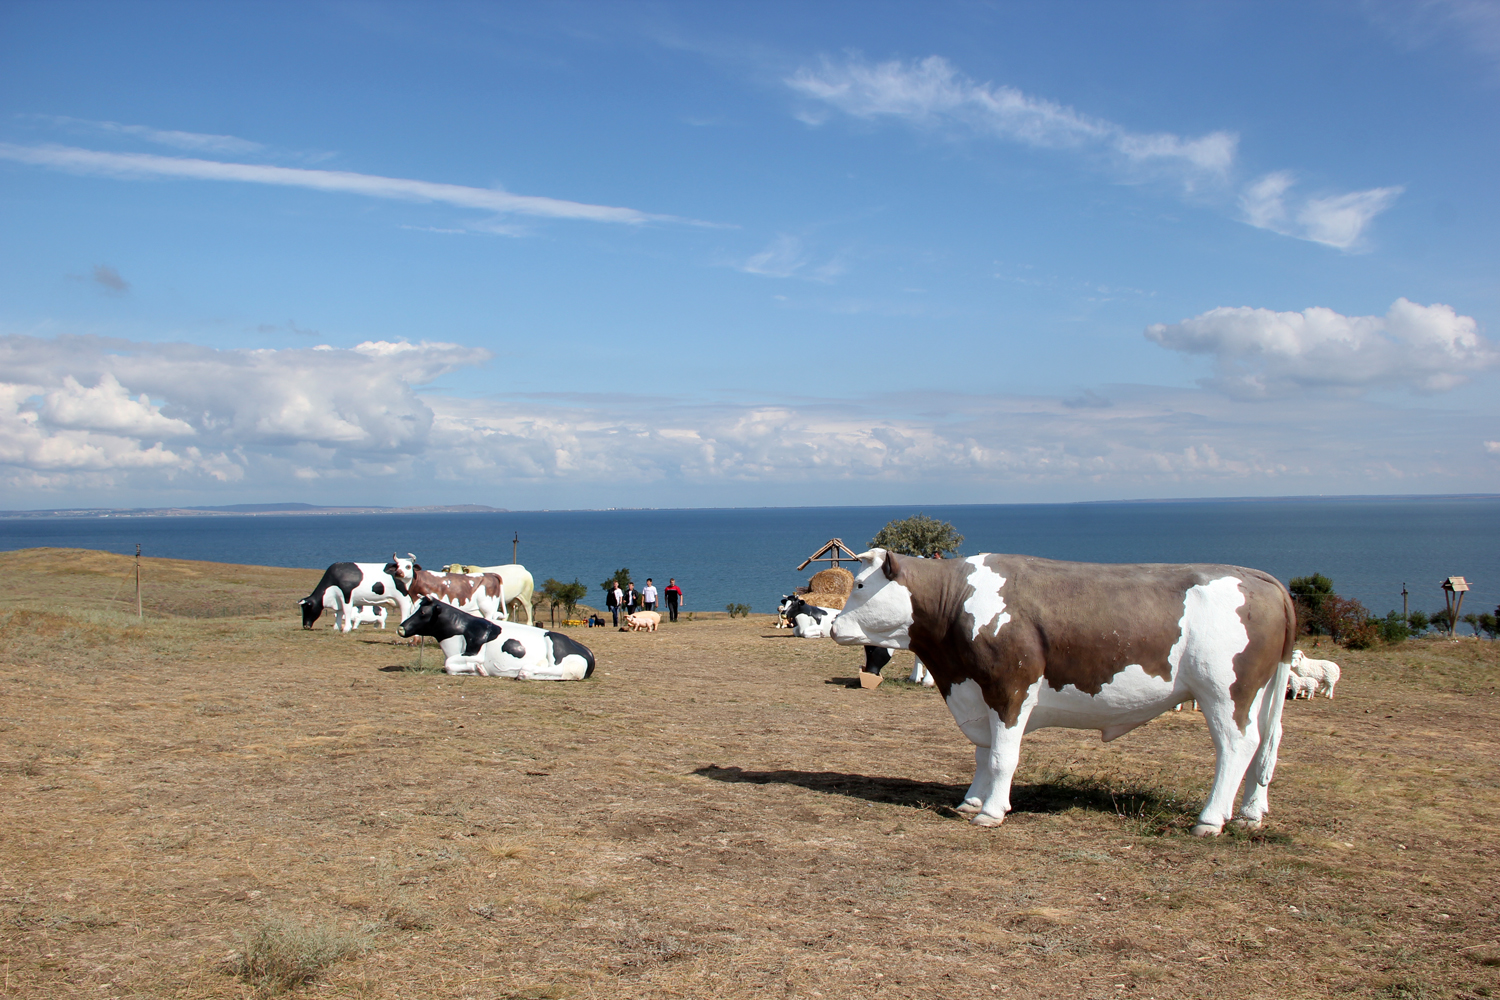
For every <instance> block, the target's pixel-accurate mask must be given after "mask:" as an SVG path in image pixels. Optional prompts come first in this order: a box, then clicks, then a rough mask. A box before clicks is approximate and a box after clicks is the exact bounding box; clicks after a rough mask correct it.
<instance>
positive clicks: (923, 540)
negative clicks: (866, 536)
mask: <svg viewBox="0 0 1500 1000" xmlns="http://www.w3.org/2000/svg"><path fill="white" fill-rule="evenodd" d="M963 542H964V536H963V535H960V534H959V533H958V532H957V531H956V530H955V529H954V527H953V525H951V524H949V523H948V522H947V521H939V520H937V519H936V518H932V517H928V516H927V515H926V514H918V515H916V516H915V517H908V518H906V519H905V520H895V521H891V522H889V523H888V524H886V526H885V527H884V528H881V529H880V531H879V533H878V534H876V535H875V537H874V538H872V539H870V548H872V549H886V550H887V551H890V552H894V553H896V554H897V555H901V556H921V557H923V558H924V559H930V558H932V557H933V556H936V555H945V554H948V553H955V554H956V553H957V552H958V547H959V546H960V545H962V544H963Z"/></svg>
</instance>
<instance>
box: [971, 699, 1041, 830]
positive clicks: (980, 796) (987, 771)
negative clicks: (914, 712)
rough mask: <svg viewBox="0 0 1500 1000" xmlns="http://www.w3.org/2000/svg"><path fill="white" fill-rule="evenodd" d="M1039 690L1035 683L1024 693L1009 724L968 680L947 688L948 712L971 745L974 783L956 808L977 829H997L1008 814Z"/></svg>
mask: <svg viewBox="0 0 1500 1000" xmlns="http://www.w3.org/2000/svg"><path fill="white" fill-rule="evenodd" d="M1040 687H1041V681H1037V682H1036V683H1035V684H1033V685H1032V686H1031V688H1030V689H1029V690H1028V691H1027V692H1026V697H1025V699H1024V700H1023V701H1022V702H1021V705H1020V708H1019V711H1018V712H1017V713H1016V719H1015V721H1014V722H1013V723H1011V724H1010V725H1006V724H1005V723H1004V722H1003V721H1002V720H1001V718H1000V713H999V712H997V711H995V710H994V709H993V708H991V707H990V706H989V704H988V703H986V702H985V700H984V695H983V692H982V691H981V690H980V687H979V685H978V684H977V683H976V682H975V681H972V680H967V681H964V682H963V683H962V684H955V685H954V686H953V687H952V688H951V689H949V692H948V709H949V711H951V712H952V713H953V718H954V721H956V722H957V723H958V727H959V729H961V730H963V733H964V735H965V736H967V737H968V738H969V740H970V742H972V743H973V744H974V781H973V782H972V783H971V784H970V785H969V789H968V791H966V792H964V799H963V801H962V802H961V803H959V805H958V806H957V807H956V808H957V811H958V812H960V813H963V814H965V815H971V816H973V823H974V824H975V825H976V826H999V825H1000V824H1001V823H1003V822H1004V821H1005V814H1006V813H1008V812H1010V786H1011V781H1012V779H1013V778H1014V777H1015V774H1016V765H1017V764H1018V763H1019V761H1020V759H1021V737H1022V735H1023V734H1024V733H1025V732H1026V722H1027V720H1028V719H1030V718H1031V710H1032V709H1033V708H1035V707H1036V702H1037V697H1038V694H1039V691H1040Z"/></svg>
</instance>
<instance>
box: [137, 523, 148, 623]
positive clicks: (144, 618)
mask: <svg viewBox="0 0 1500 1000" xmlns="http://www.w3.org/2000/svg"><path fill="white" fill-rule="evenodd" d="M135 616H136V617H137V618H139V619H140V620H141V621H145V620H146V615H145V612H143V611H142V610H141V543H140V542H136V543H135Z"/></svg>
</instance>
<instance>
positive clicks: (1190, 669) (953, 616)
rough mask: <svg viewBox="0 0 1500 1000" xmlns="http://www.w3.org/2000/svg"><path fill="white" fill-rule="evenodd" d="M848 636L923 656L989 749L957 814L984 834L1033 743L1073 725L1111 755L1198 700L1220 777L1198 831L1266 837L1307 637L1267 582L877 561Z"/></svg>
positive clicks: (1220, 570)
mask: <svg viewBox="0 0 1500 1000" xmlns="http://www.w3.org/2000/svg"><path fill="white" fill-rule="evenodd" d="M859 558H860V572H859V574H858V576H857V577H856V578H855V585H854V591H853V593H852V594H851V595H850V597H849V601H848V603H847V604H846V605H845V607H844V610H843V612H842V613H841V614H840V615H839V616H838V617H837V618H835V619H834V621H833V638H834V640H835V641H836V642H839V643H841V644H843V645H850V646H880V647H883V648H886V649H910V650H912V652H914V653H915V654H916V655H917V656H918V657H920V658H921V660H922V662H923V663H924V664H926V666H927V669H928V670H930V671H931V673H932V677H933V679H934V680H935V681H936V682H937V687H938V690H939V692H941V694H942V696H943V699H944V700H945V701H946V702H947V704H948V710H949V711H950V712H952V713H953V718H954V721H956V722H957V723H958V728H959V729H961V730H962V731H963V734H964V735H965V736H967V737H968V738H969V741H970V742H972V743H973V744H974V746H975V750H974V762H975V767H974V782H973V784H971V785H970V786H969V789H968V791H966V792H965V793H964V797H963V801H962V802H961V803H959V805H958V806H957V809H958V810H959V811H960V812H962V813H966V814H971V815H972V816H973V822H974V823H976V824H978V825H979V826H999V825H1000V823H1001V822H1002V821H1004V819H1005V814H1006V813H1007V812H1009V811H1010V786H1011V779H1012V778H1013V777H1014V776H1015V772H1016V764H1017V761H1018V760H1019V758H1020V750H1021V737H1022V735H1023V734H1025V733H1028V732H1030V731H1032V730H1033V729H1042V728H1044V727H1047V726H1061V727H1065V728H1069V729H1097V730H1099V732H1100V734H1101V735H1102V736H1103V738H1104V740H1105V742H1108V741H1110V740H1113V739H1117V738H1118V737H1120V736H1123V735H1125V734H1126V733H1128V732H1130V731H1131V730H1132V729H1135V728H1136V727H1137V726H1141V725H1144V724H1145V723H1147V722H1149V721H1150V720H1152V719H1154V718H1155V717H1156V716H1158V715H1160V714H1161V713H1163V712H1166V711H1168V710H1170V709H1171V708H1172V707H1173V706H1175V705H1179V704H1181V703H1182V702H1183V701H1185V700H1187V699H1189V698H1196V699H1197V702H1198V708H1199V709H1200V710H1201V711H1202V712H1203V715H1204V718H1205V719H1206V720H1207V722H1208V730H1209V734H1210V736H1211V737H1212V738H1213V743H1214V750H1215V753H1216V759H1217V766H1216V768H1215V771H1214V783H1213V788H1212V790H1211V791H1210V792H1209V796H1208V802H1207V804H1206V805H1205V806H1204V807H1203V811H1202V812H1201V813H1200V814H1199V816H1198V824H1197V826H1195V827H1194V828H1193V833H1194V834H1196V835H1197V836H1205V835H1209V834H1214V835H1217V834H1218V833H1220V832H1221V831H1222V830H1223V827H1224V824H1225V823H1226V822H1228V821H1229V820H1230V819H1231V817H1232V815H1233V808H1234V795H1235V792H1236V790H1237V789H1238V788H1239V786H1240V782H1241V781H1242V780H1246V778H1247V771H1248V780H1247V782H1246V787H1245V794H1244V798H1243V800H1242V801H1241V804H1240V809H1239V816H1238V818H1236V819H1235V822H1236V823H1237V824H1239V825H1243V826H1247V827H1258V826H1260V824H1261V822H1262V821H1263V820H1264V818H1265V815H1266V813H1267V811H1268V804H1267V794H1266V791H1267V785H1269V784H1270V781H1271V776H1272V774H1273V773H1274V771H1275V768H1276V750H1277V747H1278V745H1279V744H1280V742H1281V710H1282V703H1283V700H1284V695H1283V693H1284V692H1285V691H1286V685H1287V676H1288V673H1289V670H1290V663H1291V657H1292V643H1293V640H1294V639H1295V638H1296V615H1295V613H1294V612H1293V610H1292V601H1291V596H1290V595H1289V594H1288V593H1287V591H1286V588H1285V587H1283V586H1282V585H1281V584H1280V583H1279V582H1278V581H1277V580H1276V579H1275V578H1273V577H1271V576H1269V575H1267V574H1265V573H1262V572H1260V571H1259V570H1253V569H1244V568H1241V567H1239V566H1217V565H1203V564H1190V565H1165V564H1162V565H1158V564H1142V565H1101V564H1093V563H1070V562H1055V561H1053V560H1050V559H1036V558H1032V557H1030V556H1016V555H977V556H971V557H969V558H967V559H945V560H929V559H917V558H912V557H907V556H895V555H892V554H891V553H888V552H887V551H886V550H884V549H871V550H870V551H869V552H866V553H864V554H863V555H861V556H860V557H859Z"/></svg>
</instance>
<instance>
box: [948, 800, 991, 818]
mask: <svg viewBox="0 0 1500 1000" xmlns="http://www.w3.org/2000/svg"><path fill="white" fill-rule="evenodd" d="M983 805H984V803H983V802H980V801H979V800H978V799H964V800H963V801H962V802H960V803H959V804H958V805H956V806H954V807H953V811H954V812H956V813H963V814H964V815H965V816H972V815H974V814H975V813H977V812H978V811H979V810H980V808H981V807H983Z"/></svg>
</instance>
